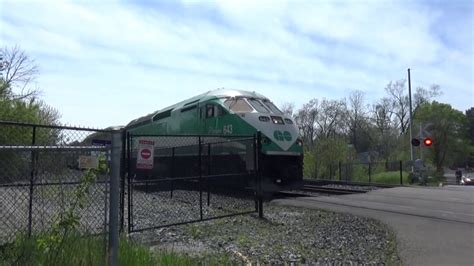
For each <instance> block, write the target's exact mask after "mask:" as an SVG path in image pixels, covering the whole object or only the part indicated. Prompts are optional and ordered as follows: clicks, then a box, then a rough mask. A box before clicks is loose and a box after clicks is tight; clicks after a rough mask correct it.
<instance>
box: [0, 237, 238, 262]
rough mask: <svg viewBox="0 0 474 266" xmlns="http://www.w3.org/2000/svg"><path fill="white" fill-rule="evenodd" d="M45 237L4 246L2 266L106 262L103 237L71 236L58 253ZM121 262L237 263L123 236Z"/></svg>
mask: <svg viewBox="0 0 474 266" xmlns="http://www.w3.org/2000/svg"><path fill="white" fill-rule="evenodd" d="M41 239H42V238H41V236H37V237H32V238H27V237H23V236H20V237H18V238H17V239H16V240H15V242H14V243H11V244H8V245H5V246H3V247H1V248H0V265H1V266H4V265H5V266H6V265H91V266H92V265H106V250H105V246H104V244H106V243H105V242H104V239H103V237H98V236H91V237H80V236H71V237H68V238H67V239H65V241H64V243H63V245H62V246H61V249H58V251H57V252H51V250H48V249H45V248H43V247H42V244H41V243H42V242H41ZM119 247H120V250H119V263H120V265H125V266H127V265H130V266H132V265H140V266H148V265H150V266H151V265H183V266H187V265H230V264H235V263H233V262H232V260H231V258H230V257H229V256H226V255H221V256H219V255H213V256H208V257H205V258H195V257H191V256H188V255H184V254H180V253H176V252H171V251H156V252H152V251H150V249H149V248H148V247H146V246H142V245H139V244H136V243H133V242H131V241H129V240H127V239H126V238H121V240H120V245H119Z"/></svg>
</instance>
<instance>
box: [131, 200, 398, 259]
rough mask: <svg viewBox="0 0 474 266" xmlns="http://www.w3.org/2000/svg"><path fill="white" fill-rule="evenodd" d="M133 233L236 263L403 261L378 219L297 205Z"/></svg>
mask: <svg viewBox="0 0 474 266" xmlns="http://www.w3.org/2000/svg"><path fill="white" fill-rule="evenodd" d="M264 216H265V218H264V219H259V218H258V217H257V215H254V214H252V215H243V216H235V217H230V218H223V219H216V220H211V221H206V222H202V223H195V224H188V225H184V226H175V227H168V228H162V229H157V230H152V231H147V232H146V233H136V234H133V235H131V237H132V239H135V240H138V241H140V242H142V243H143V242H144V243H147V244H149V245H150V246H152V249H153V250H172V251H175V252H183V253H187V254H190V255H192V256H197V257H200V256H201V257H202V256H207V255H209V254H211V255H212V254H214V255H218V254H226V255H231V257H232V258H234V259H235V262H236V263H238V264H241V263H246V264H248V263H252V264H255V263H258V264H265V265H267V264H277V265H280V264H292V263H296V264H309V265H400V264H401V262H400V259H399V256H398V254H397V247H396V241H395V236H394V234H393V232H392V231H391V230H390V229H389V228H388V227H387V226H385V225H384V224H382V223H380V222H378V221H377V220H374V219H370V218H365V217H361V216H355V215H351V214H344V213H335V212H329V211H324V210H314V209H306V208H296V207H283V206H275V205H273V204H271V203H268V204H265V206H264Z"/></svg>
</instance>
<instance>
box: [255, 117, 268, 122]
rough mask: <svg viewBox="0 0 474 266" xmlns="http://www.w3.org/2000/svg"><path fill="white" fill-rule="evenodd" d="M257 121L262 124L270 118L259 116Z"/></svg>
mask: <svg viewBox="0 0 474 266" xmlns="http://www.w3.org/2000/svg"><path fill="white" fill-rule="evenodd" d="M258 120H260V121H262V122H268V121H270V117H268V116H259V117H258Z"/></svg>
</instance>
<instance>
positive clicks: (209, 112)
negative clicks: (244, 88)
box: [203, 104, 227, 118]
mask: <svg viewBox="0 0 474 266" xmlns="http://www.w3.org/2000/svg"><path fill="white" fill-rule="evenodd" d="M203 111H204V116H203V117H205V118H211V117H218V116H223V115H226V114H227V111H226V110H225V109H224V108H222V106H219V105H215V104H206V107H205V108H203Z"/></svg>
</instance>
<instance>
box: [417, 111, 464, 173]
mask: <svg viewBox="0 0 474 266" xmlns="http://www.w3.org/2000/svg"><path fill="white" fill-rule="evenodd" d="M415 119H416V120H417V121H419V122H422V123H423V124H431V133H432V136H431V137H432V138H433V146H432V147H430V148H428V149H426V150H428V152H427V155H428V158H429V159H430V160H431V161H432V162H433V164H434V165H435V166H436V168H437V169H438V170H439V171H441V170H442V167H443V166H445V165H447V164H452V163H455V162H454V160H455V159H456V157H458V160H459V158H460V157H461V158H467V157H468V156H469V150H470V149H469V148H468V149H466V147H465V146H469V145H472V143H471V141H470V140H469V139H468V125H469V122H468V119H467V117H466V116H465V115H464V114H463V113H462V112H460V111H458V110H455V109H453V108H452V107H451V105H449V104H444V103H438V102H433V103H426V104H424V105H422V106H420V108H419V110H418V111H417V113H416V117H415ZM453 159H454V160H453Z"/></svg>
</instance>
